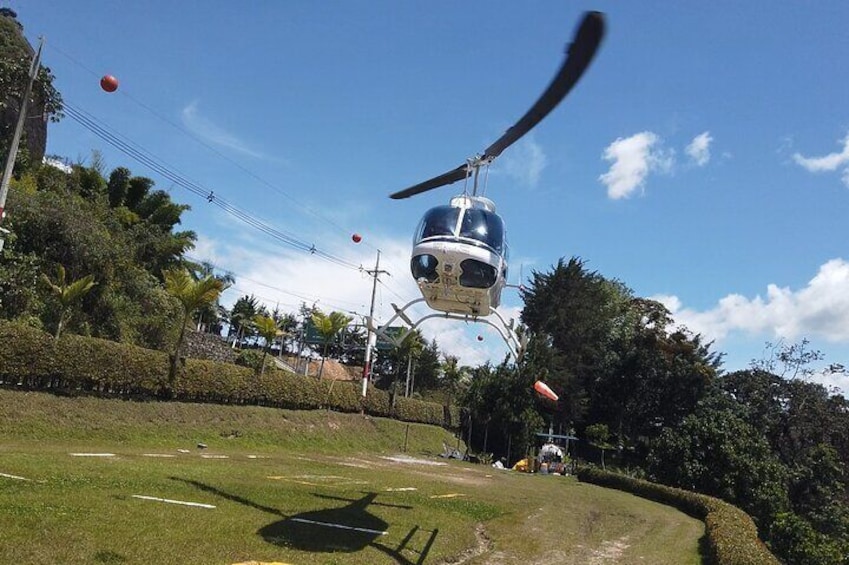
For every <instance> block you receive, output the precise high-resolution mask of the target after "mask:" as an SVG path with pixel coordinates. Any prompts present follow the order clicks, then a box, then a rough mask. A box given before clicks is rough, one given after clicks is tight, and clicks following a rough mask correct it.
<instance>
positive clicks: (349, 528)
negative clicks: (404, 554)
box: [289, 518, 389, 536]
mask: <svg viewBox="0 0 849 565" xmlns="http://www.w3.org/2000/svg"><path fill="white" fill-rule="evenodd" d="M289 521H290V522H301V523H303V524H314V525H316V526H325V527H327V528H338V529H340V530H354V531H355V532H366V533H369V534H378V535H381V536H385V535H386V534H388V533H389V532H382V531H380V530H370V529H368V528H355V527H354V526H346V525H344V524H333V523H331V522H317V521H315V520H307V519H306V518H290V519H289Z"/></svg>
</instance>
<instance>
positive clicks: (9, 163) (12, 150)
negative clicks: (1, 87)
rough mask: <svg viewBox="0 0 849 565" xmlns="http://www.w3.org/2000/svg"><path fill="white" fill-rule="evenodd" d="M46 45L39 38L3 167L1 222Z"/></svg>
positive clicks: (1, 245)
mask: <svg viewBox="0 0 849 565" xmlns="http://www.w3.org/2000/svg"><path fill="white" fill-rule="evenodd" d="M43 46H44V38H39V42H38V51H36V52H35V56H34V57H33V58H32V63H31V65H30V68H29V81H27V86H26V88H25V89H24V96H23V98H21V108H20V110H19V111H18V123H17V124H16V125H15V134H14V135H13V136H12V143H11V145H9V155H8V156H7V157H6V168H5V169H3V178H2V180H0V223H2V222H3V218H4V217H5V215H6V214H5V212H4V208H5V207H6V195H7V194H8V193H9V181H10V180H11V179H12V169H14V168H15V158H17V156H18V144H20V142H21V132H23V129H24V120H26V117H27V105H28V104H29V97H30V94H32V83H33V82H35V77H36V76H37V75H38V63H39V61H40V60H41V48H42V47H43ZM2 249H3V238H2V237H0V250H2Z"/></svg>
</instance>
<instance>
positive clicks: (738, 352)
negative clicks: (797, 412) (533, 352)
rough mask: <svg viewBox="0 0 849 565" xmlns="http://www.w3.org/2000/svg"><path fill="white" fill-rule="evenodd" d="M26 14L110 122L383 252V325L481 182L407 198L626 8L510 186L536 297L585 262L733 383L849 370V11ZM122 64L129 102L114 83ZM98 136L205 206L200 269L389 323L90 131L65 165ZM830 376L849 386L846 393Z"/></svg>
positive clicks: (300, 258)
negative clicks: (108, 82)
mask: <svg viewBox="0 0 849 565" xmlns="http://www.w3.org/2000/svg"><path fill="white" fill-rule="evenodd" d="M6 4H7V5H9V6H11V7H12V8H13V9H15V10H16V11H17V12H18V15H19V20H20V21H21V22H22V23H23V24H24V27H25V33H26V35H27V36H28V37H29V38H30V40H31V41H32V42H35V40H36V38H37V37H38V36H39V35H44V36H45V38H46V40H47V46H46V48H45V53H44V63H45V64H46V65H48V66H50V67H51V68H52V70H53V72H54V74H55V75H56V85H57V87H58V88H59V89H60V91H61V92H62V94H63V96H64V97H65V99H66V101H67V102H69V103H70V104H71V105H73V106H74V107H75V108H77V109H80V110H83V111H85V112H88V113H89V114H91V115H92V116H93V117H94V118H96V119H97V121H98V123H100V124H102V125H104V126H105V127H107V128H108V129H109V130H110V131H111V132H114V133H117V134H120V135H121V136H124V137H125V138H127V139H129V140H131V141H132V142H133V143H135V144H137V145H138V146H140V147H142V148H144V150H146V151H147V152H149V153H150V154H152V155H155V156H156V157H157V159H158V160H159V161H160V162H161V163H164V164H165V165H166V166H168V167H169V168H171V169H173V170H177V171H179V172H180V173H181V174H182V175H184V176H185V177H187V178H190V179H191V180H192V181H194V182H195V183H197V184H198V185H200V186H202V187H204V188H208V189H209V190H211V191H214V193H215V194H216V195H217V196H219V197H221V198H224V199H226V201H227V202H230V203H231V204H234V205H236V206H238V207H239V208H240V209H241V210H243V211H246V212H248V213H250V214H251V215H252V216H254V217H257V218H261V219H263V220H264V221H265V222H267V223H268V224H270V225H273V226H274V227H275V228H276V229H278V230H280V231H283V232H285V233H287V234H291V235H293V236H294V237H295V238H296V239H298V240H299V241H305V242H310V243H312V244H314V245H315V246H316V248H318V249H320V250H322V251H325V252H327V253H330V254H332V255H333V256H335V257H339V258H343V259H344V261H345V262H350V263H352V264H353V265H355V266H356V265H364V266H366V267H369V268H371V267H373V264H374V260H375V255H376V250H377V249H381V251H382V263H381V267H382V268H385V269H387V270H389V271H390V272H391V276H389V277H384V278H383V284H381V285H380V286H379V287H378V300H377V312H378V316H379V317H382V318H383V319H384V320H385V319H386V318H388V316H389V315H390V313H391V308H390V306H389V305H390V303H391V302H396V303H399V304H401V303H403V302H406V301H408V300H412V299H413V298H416V297H417V296H418V294H417V290H416V288H415V285H414V284H413V281H412V279H411V277H410V275H409V273H408V267H407V265H408V254H409V249H410V238H411V234H412V231H413V228H414V227H415V225H416V223H417V221H418V219H419V217H420V216H421V214H422V213H423V212H424V211H425V210H426V209H427V208H429V207H431V206H434V205H437V204H442V203H445V202H447V200H448V199H449V198H450V197H451V196H452V195H453V194H454V193H455V192H456V191H459V190H461V187H460V186H459V185H455V187H448V188H443V189H439V190H435V191H432V192H430V193H427V194H424V195H421V196H418V197H416V198H412V199H408V200H404V201H392V200H390V199H389V198H387V195H388V194H389V193H391V192H394V191H397V190H400V189H402V188H406V187H407V186H409V185H412V184H415V183H417V182H419V181H421V180H424V179H427V178H430V177H431V176H434V175H436V174H439V173H442V172H444V171H446V170H448V169H450V168H453V167H455V166H457V165H458V164H459V163H461V162H463V160H464V159H465V158H466V157H469V156H472V155H473V154H474V153H476V152H479V151H481V150H482V149H483V148H484V147H486V146H487V145H489V144H490V143H491V142H492V141H493V140H494V139H496V138H497V137H498V136H499V135H501V133H503V132H504V130H505V129H506V128H507V127H509V126H510V125H511V124H512V123H513V122H514V121H515V120H516V119H517V118H518V117H519V116H520V115H521V114H522V113H524V111H525V110H526V109H527V108H528V107H529V105H530V104H531V103H532V102H533V100H535V99H536V97H537V96H538V95H539V94H540V93H541V91H542V90H543V88H544V87H545V86H546V85H547V84H548V81H549V80H550V79H551V77H552V76H553V74H554V72H555V70H556V69H557V67H558V66H559V65H560V62H561V60H562V55H563V49H564V47H565V45H566V43H567V42H568V41H569V39H570V38H571V36H572V34H573V32H574V29H575V26H576V25H577V22H578V21H579V19H580V17H581V14H582V12H583V11H584V10H588V9H596V10H600V11H602V12H605V13H606V15H607V23H608V34H607V37H606V40H605V42H604V44H603V45H602V48H601V50H600V53H599V55H598V57H597V58H596V60H595V62H594V63H593V64H592V66H591V67H590V69H589V71H588V73H587V74H586V76H585V77H584V78H583V80H582V81H581V82H580V83H579V84H578V86H577V87H576V88H575V90H574V91H573V92H572V93H571V94H570V96H569V97H567V99H566V100H565V101H564V102H563V104H561V105H560V106H559V107H558V108H557V109H555V110H554V112H552V113H551V114H550V115H549V116H548V117H547V118H546V119H545V120H544V121H543V122H542V123H541V124H540V125H539V126H537V128H536V129H534V130H533V131H532V132H531V133H530V134H529V135H528V136H527V137H526V138H524V139H523V140H522V141H520V142H519V143H517V144H516V145H514V146H513V147H511V148H509V149H508V150H507V151H505V153H504V154H503V155H502V156H501V158H499V160H497V161H496V162H495V164H494V166H493V169H492V171H491V173H490V178H489V185H488V191H487V195H488V196H490V197H491V198H493V199H494V200H495V201H496V203H497V205H498V209H499V212H500V213H501V214H502V216H503V217H504V219H505V221H506V222H507V226H508V232H509V237H510V242H511V253H512V265H511V269H512V275H513V277H514V280H513V281H512V282H514V283H518V282H519V280H518V276H519V272H520V270H521V271H522V272H523V273H524V275H525V277H527V276H528V274H529V273H530V272H531V271H532V270H540V271H545V270H547V269H549V268H550V267H551V265H552V264H554V263H556V262H557V260H558V259H559V258H560V257H566V258H568V257H571V256H573V255H576V256H580V257H582V258H583V259H584V260H585V261H586V262H587V265H588V266H589V267H590V268H592V269H596V270H598V271H599V272H601V273H602V274H603V275H605V276H607V277H611V278H618V279H620V280H621V281H623V282H624V283H625V284H627V285H628V286H629V287H630V288H632V289H633V290H634V291H635V293H636V294H638V295H640V296H645V297H654V298H658V299H661V300H662V301H664V303H665V304H667V306H668V307H670V309H671V310H672V311H673V313H674V314H675V317H676V320H677V321H678V322H679V323H682V324H685V325H687V326H688V327H689V328H690V329H692V330H694V331H699V332H702V333H703V334H705V335H706V336H707V337H709V338H711V339H715V340H716V346H715V347H716V349H718V350H719V351H723V352H725V353H726V354H727V356H726V362H725V368H726V369H727V370H733V369H738V368H744V367H745V366H746V365H747V364H748V362H749V361H750V360H751V359H752V358H756V357H760V356H761V355H762V352H763V345H764V342H765V341H767V340H772V341H776V340H778V339H784V340H786V341H787V342H788V343H792V342H796V341H799V340H801V339H802V338H807V339H809V340H810V341H811V344H812V346H813V347H815V348H817V349H820V350H822V351H823V352H824V353H825V354H826V361H828V362H843V363H847V364H849V250H847V231H849V228H847V223H846V213H847V210H849V105H847V103H846V101H847V100H849V58H847V57H846V56H845V54H846V53H849V34H847V33H846V25H847V22H849V3H846V2H843V1H836V0H835V1H822V2H817V3H816V4H808V3H796V2H794V3H790V2H786V3H775V2H757V1H753V2H712V3H710V5H709V7H705V6H706V5H705V4H703V3H698V4H697V3H694V2H652V3H636V2H597V3H593V4H589V3H586V2H570V3H566V2H543V1H536V2H524V3H519V2H507V1H490V2H486V3H484V2H466V3H457V2H448V1H442V0H432V1H430V2H397V1H388V0H387V1H382V0H381V1H378V0H372V1H369V2H359V3H354V2H284V1H279V2H271V1H268V2H259V1H257V2H248V3H235V2H218V1H216V2H161V1H149V2H144V3H125V2H112V1H81V0H78V1H75V2H55V1H53V2H47V1H43V0H27V1H26V2H23V1H12V2H7V3H6ZM107 73H110V74H113V75H115V76H116V77H117V78H118V79H119V80H120V81H121V86H120V88H119V90H118V91H117V92H115V93H114V94H106V93H104V92H103V91H101V90H100V88H99V84H98V81H99V78H100V76H101V75H103V74H107ZM92 149H97V150H99V151H101V152H102V154H103V156H104V158H105V161H106V164H107V167H108V168H110V169H111V168H112V167H115V166H119V165H125V166H128V167H129V168H130V169H131V170H132V171H133V172H134V173H136V174H143V175H147V176H151V177H152V178H154V179H155V180H156V181H157V186H158V187H159V188H163V189H169V188H170V189H171V191H172V194H173V197H174V198H175V199H176V200H177V201H180V202H184V203H187V204H190V205H191V206H192V210H191V212H188V213H186V214H185V215H184V226H185V227H186V228H188V229H193V230H195V231H197V232H198V234H199V243H198V247H197V249H196V250H195V251H194V252H193V253H192V255H193V256H195V257H197V258H199V259H209V260H212V261H213V262H214V263H216V264H217V265H220V266H221V267H223V268H226V269H229V270H231V271H233V272H234V273H235V274H236V277H237V285H236V288H235V289H233V290H231V291H229V292H228V295H227V299H226V300H225V302H232V301H234V300H235V299H236V298H237V297H238V296H239V295H241V294H245V293H254V294H256V295H257V296H260V297H261V298H263V299H265V300H266V302H267V303H268V304H269V306H270V307H273V306H274V304H275V303H277V302H279V303H280V304H281V308H284V309H288V310H294V309H295V308H297V305H298V304H299V303H300V302H301V301H302V300H306V301H308V302H313V301H316V300H317V305H318V306H319V307H321V308H324V309H326V310H330V309H345V310H350V311H352V312H358V313H361V314H362V313H365V312H367V310H368V301H369V297H370V291H371V285H370V279H369V278H368V277H366V276H364V275H363V274H362V273H361V272H359V271H358V270H357V269H355V268H348V267H344V266H340V265H338V264H336V263H333V262H329V261H325V260H322V259H320V258H318V257H317V256H315V255H311V254H309V253H305V252H303V251H298V250H296V249H293V248H291V247H288V246H285V245H281V244H279V243H278V242H276V241H275V240H273V239H272V238H269V237H268V236H266V235H264V234H263V233H261V232H260V231H257V230H255V229H254V228H251V227H249V226H247V225H245V224H243V223H240V222H239V221H238V220H236V219H235V218H233V217H232V216H230V215H227V214H225V213H224V212H223V211H222V210H221V209H220V208H219V207H216V206H213V205H210V204H209V203H207V202H206V201H205V200H204V199H203V198H200V197H198V196H196V195H194V194H191V193H189V192H187V191H185V190H184V189H183V188H180V187H177V186H174V187H171V183H170V181H168V180H167V179H165V178H163V177H161V176H159V175H157V174H155V173H154V172H153V171H150V170H148V169H146V168H145V166H143V165H142V164H140V163H136V162H134V161H132V160H131V159H130V157H127V156H125V155H123V154H121V153H120V152H119V151H117V150H116V149H115V148H113V147H112V146H110V145H108V144H106V143H105V142H103V141H102V140H101V139H99V138H98V137H96V136H95V135H93V134H92V133H91V132H89V131H88V130H86V129H84V128H83V127H81V126H80V125H79V124H78V123H76V122H75V121H74V120H72V119H70V118H66V119H65V120H63V121H62V122H61V123H60V124H54V125H52V126H51V128H50V131H49V135H48V152H49V153H53V154H58V155H62V156H64V157H67V158H69V159H70V160H72V161H78V160H85V159H88V158H89V156H90V154H91V150H92ZM354 232H357V233H360V234H362V235H363V237H364V240H363V242H362V243H360V244H359V245H355V244H353V243H352V242H351V239H350V235H351V234H352V233H354ZM504 303H505V305H504V308H503V311H504V313H505V314H506V315H507V316H515V315H516V314H517V312H518V308H519V307H520V305H521V304H520V300H519V298H518V295H517V294H516V293H514V292H511V291H509V290H508V291H506V292H505V295H504ZM420 313H422V314H423V313H425V310H424V309H420ZM423 329H424V330H425V331H426V333H428V334H429V335H431V336H435V337H437V339H438V341H439V343H440V346H441V347H442V348H443V349H444V350H446V351H448V352H450V353H455V354H459V355H461V358H462V360H463V361H464V362H467V363H477V362H480V361H482V360H485V359H494V360H500V359H501V357H502V356H503V355H504V353H505V349H504V346H503V344H501V343H500V340H499V339H498V337H497V336H496V335H495V334H494V332H492V331H491V330H489V329H488V328H486V327H484V326H470V327H465V326H464V325H463V324H461V323H459V324H458V323H452V322H447V321H438V322H433V323H429V324H428V325H425V326H424V328H423ZM478 334H480V335H483V336H484V340H483V341H482V342H479V341H478V340H476V339H475V337H476V336H477V335H478ZM823 382H826V383H828V384H830V385H838V386H842V387H843V389H844V390H845V391H849V380H847V379H846V378H842V379H841V378H837V377H823Z"/></svg>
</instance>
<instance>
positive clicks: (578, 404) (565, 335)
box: [521, 257, 632, 422]
mask: <svg viewBox="0 0 849 565" xmlns="http://www.w3.org/2000/svg"><path fill="white" fill-rule="evenodd" d="M521 295H522V299H523V300H524V302H525V307H524V309H523V310H522V322H523V323H524V324H525V325H526V326H527V328H528V330H529V332H530V343H529V345H528V353H529V354H530V358H529V363H528V365H529V366H530V367H531V368H532V369H533V370H534V371H538V372H541V373H547V377H546V382H548V384H549V385H555V386H557V387H558V388H559V389H560V390H562V391H563V392H564V395H565V397H566V398H567V399H568V402H570V403H571V404H570V405H567V410H565V411H564V412H563V414H562V417H563V418H564V419H566V420H570V421H575V422H581V421H583V420H584V418H585V416H586V409H587V404H586V403H585V399H586V397H587V396H588V395H589V396H591V395H592V394H593V387H594V385H595V383H596V382H597V381H598V380H599V379H600V378H602V377H604V376H605V375H608V374H610V373H611V371H614V370H615V363H616V362H617V358H616V357H615V355H612V352H611V348H610V345H611V341H612V339H613V337H614V336H615V334H616V332H617V330H618V329H619V328H620V327H621V323H622V319H623V316H624V315H625V312H626V311H627V305H628V302H629V300H630V299H631V298H632V293H631V291H630V290H629V289H628V288H627V287H625V286H624V285H623V284H622V283H620V282H618V281H615V280H608V279H606V278H604V277H603V276H602V275H600V274H599V273H597V272H595V271H589V270H587V269H586V268H585V266H584V263H583V261H582V260H581V259H578V258H574V257H573V258H572V259H570V260H569V261H568V262H565V261H564V260H563V259H561V260H560V261H558V263H557V265H555V266H554V268H553V269H552V270H551V271H550V272H548V273H540V272H536V271H535V272H534V273H533V274H532V277H531V281H530V283H529V285H528V286H527V287H526V288H524V289H523V290H522V291H521Z"/></svg>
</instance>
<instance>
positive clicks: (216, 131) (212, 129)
mask: <svg viewBox="0 0 849 565" xmlns="http://www.w3.org/2000/svg"><path fill="white" fill-rule="evenodd" d="M180 116H181V118H182V120H183V124H184V125H185V126H186V127H187V128H188V129H189V130H190V131H191V132H192V133H193V134H195V135H197V136H199V137H201V138H203V139H204V140H206V141H208V142H210V143H214V144H215V145H220V146H222V147H226V148H228V149H232V150H234V151H237V152H239V153H243V154H245V155H248V156H250V157H254V158H257V159H262V158H265V157H266V156H265V155H264V154H263V153H261V152H259V151H256V150H254V149H252V148H251V147H249V146H248V144H247V143H245V142H244V141H242V140H241V139H239V138H238V137H236V136H235V135H233V134H231V133H229V132H227V131H225V130H224V129H223V128H222V127H221V126H219V125H217V124H215V123H214V122H212V121H211V120H210V119H209V118H207V117H205V116H202V115H201V114H200V112H199V111H198V103H197V100H195V101H193V102H192V103H191V104H189V105H188V106H186V107H185V108H183V111H182V112H181V114H180Z"/></svg>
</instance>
